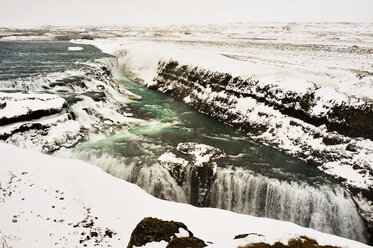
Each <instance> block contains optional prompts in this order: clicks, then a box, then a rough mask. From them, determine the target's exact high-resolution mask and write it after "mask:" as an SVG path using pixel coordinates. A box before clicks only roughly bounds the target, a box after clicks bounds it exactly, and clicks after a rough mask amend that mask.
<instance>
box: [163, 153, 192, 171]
mask: <svg viewBox="0 0 373 248" xmlns="http://www.w3.org/2000/svg"><path fill="white" fill-rule="evenodd" d="M158 161H159V162H161V163H162V164H163V165H164V166H166V168H167V169H171V167H170V165H168V163H172V164H179V165H181V166H182V167H186V166H187V165H188V161H187V160H185V159H182V158H178V157H176V155H175V154H173V153H172V152H166V153H164V154H162V155H161V156H160V157H159V158H158Z"/></svg>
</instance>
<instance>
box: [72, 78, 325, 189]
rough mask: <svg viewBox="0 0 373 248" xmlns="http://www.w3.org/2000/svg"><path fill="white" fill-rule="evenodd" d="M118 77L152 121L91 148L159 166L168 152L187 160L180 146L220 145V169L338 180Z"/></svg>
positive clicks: (138, 110)
mask: <svg viewBox="0 0 373 248" xmlns="http://www.w3.org/2000/svg"><path fill="white" fill-rule="evenodd" d="M117 79H118V80H119V82H120V84H121V87H124V88H126V89H128V90H130V91H132V92H134V93H136V94H138V95H140V96H141V97H142V100H141V101H130V102H129V103H128V105H129V106H130V108H131V110H132V111H131V112H132V113H134V116H135V117H137V118H141V119H144V120H146V122H145V123H144V124H143V125H141V126H139V127H136V128H133V129H130V130H129V134H126V135H125V134H122V136H121V135H120V134H116V135H115V136H113V137H108V138H107V139H104V140H100V141H98V142H96V144H94V143H93V144H91V147H93V146H95V145H98V144H100V145H99V148H98V149H101V150H104V151H105V152H109V153H111V154H112V153H113V152H114V153H115V155H118V156H124V157H127V158H128V157H129V156H130V157H134V158H135V159H139V160H141V159H143V160H146V161H148V162H149V164H153V163H156V160H157V158H158V157H159V156H160V155H162V154H163V153H165V152H168V151H170V152H173V153H175V154H177V155H178V156H183V155H182V154H181V153H180V152H178V151H177V150H176V146H177V144H179V143H183V142H197V143H202V144H206V145H210V146H214V147H217V148H219V149H221V150H223V151H224V152H225V153H226V154H227V156H226V157H225V158H222V159H220V160H218V162H217V163H218V166H219V167H228V166H233V167H241V168H245V169H248V170H250V171H253V172H255V173H258V174H261V175H264V176H267V177H271V178H277V179H279V180H284V181H288V182H290V181H297V182H307V183H309V184H313V185H314V184H323V183H330V182H332V179H331V178H330V177H329V176H327V175H325V174H324V173H322V172H320V171H319V170H318V169H316V168H314V167H311V166H310V165H308V164H306V163H304V162H303V161H301V160H299V159H296V158H292V157H290V156H287V155H285V154H283V153H281V152H279V151H276V150H274V149H272V148H270V147H267V146H264V145H260V144H258V143H256V142H254V141H252V140H251V139H250V138H249V137H248V136H246V135H245V134H244V133H242V132H239V131H237V130H235V129H234V128H232V127H229V126H227V125H224V124H222V123H220V122H218V121H217V120H214V119H212V118H210V117H208V116H206V115H203V114H200V113H198V112H196V111H194V110H193V109H191V108H190V107H188V106H187V105H185V104H184V103H182V102H178V101H176V100H174V99H173V98H171V97H169V96H167V95H164V94H162V93H159V92H156V91H153V90H149V89H147V88H145V87H143V86H141V85H139V84H137V83H135V82H132V81H130V80H129V79H127V78H126V77H124V76H118V77H117ZM125 133H127V131H125ZM78 149H79V148H78ZM150 154H151V156H150ZM141 157H143V158H141Z"/></svg>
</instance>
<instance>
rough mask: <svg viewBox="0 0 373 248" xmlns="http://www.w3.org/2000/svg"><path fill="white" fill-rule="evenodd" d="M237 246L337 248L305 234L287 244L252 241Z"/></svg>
mask: <svg viewBox="0 0 373 248" xmlns="http://www.w3.org/2000/svg"><path fill="white" fill-rule="evenodd" d="M239 248H338V247H337V246H331V245H319V244H318V242H317V241H316V240H314V239H311V238H308V237H306V236H300V237H299V238H294V239H290V240H289V242H288V244H283V243H281V242H276V243H274V244H273V245H270V244H267V243H263V242H261V243H252V244H248V245H246V246H240V247H239Z"/></svg>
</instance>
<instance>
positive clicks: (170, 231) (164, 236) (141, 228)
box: [127, 217, 206, 248]
mask: <svg viewBox="0 0 373 248" xmlns="http://www.w3.org/2000/svg"><path fill="white" fill-rule="evenodd" d="M161 241H165V242H166V243H168V245H167V247H174V248H177V247H188V246H190V247H196V248H197V247H205V246H206V244H205V243H204V242H203V241H202V240H200V239H198V238H195V237H193V233H192V232H191V231H189V230H188V228H187V227H186V226H185V225H184V224H183V223H181V222H175V221H164V220H160V219H157V218H152V217H147V218H144V219H143V220H142V221H140V223H139V224H137V226H136V228H135V229H134V230H133V232H132V234H131V240H130V242H129V243H128V246H127V247H128V248H133V247H139V246H144V245H146V244H148V243H152V242H161ZM196 245H197V246H196Z"/></svg>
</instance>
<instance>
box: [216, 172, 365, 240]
mask: <svg viewBox="0 0 373 248" xmlns="http://www.w3.org/2000/svg"><path fill="white" fill-rule="evenodd" d="M209 207H215V208H222V209H227V210H231V211H234V212H237V213H244V214H250V215H254V216H260V217H268V218H273V219H279V220H286V221H291V222H294V223H297V224H300V225H302V226H305V227H310V228H313V229H316V230H319V231H322V232H327V233H332V234H336V235H339V236H343V237H346V238H350V239H355V240H359V241H363V242H364V241H366V234H365V227H364V223H363V221H362V219H361V217H360V215H359V213H358V212H357V210H356V207H355V205H354V202H353V201H352V199H351V197H350V196H349V195H348V193H347V192H346V191H344V190H343V189H342V188H340V187H338V186H328V185H323V186H315V187H313V186H309V185H307V184H298V183H296V182H291V183H288V182H282V181H279V180H277V179H270V178H266V177H263V176H260V175H253V174H250V173H248V171H245V170H242V169H236V170H231V169H220V170H218V172H217V176H216V180H215V182H214V184H213V185H212V187H211V189H210V205H209Z"/></svg>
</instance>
